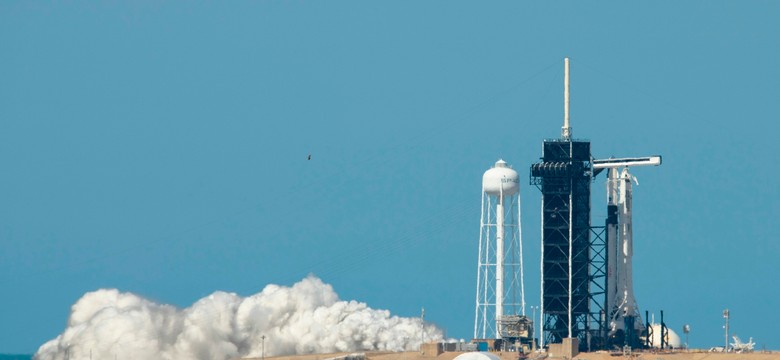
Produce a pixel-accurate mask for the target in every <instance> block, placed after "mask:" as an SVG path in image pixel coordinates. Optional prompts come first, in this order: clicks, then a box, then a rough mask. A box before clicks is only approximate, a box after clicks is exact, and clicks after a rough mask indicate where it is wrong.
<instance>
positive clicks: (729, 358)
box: [243, 350, 780, 360]
mask: <svg viewBox="0 0 780 360" xmlns="http://www.w3.org/2000/svg"><path fill="white" fill-rule="evenodd" d="M348 354H349V353H336V354H313V355H298V356H275V357H266V358H265V360H327V359H331V358H336V357H340V356H344V355H348ZM365 354H366V360H452V359H454V358H455V357H456V356H458V355H460V354H462V353H461V352H445V353H443V354H441V355H439V356H423V355H421V354H420V353H419V352H416V351H415V352H366V353H365ZM494 354H495V355H498V356H499V357H500V358H501V359H502V360H517V354H516V353H509V352H507V353H494ZM535 358H537V359H542V358H543V356H533V355H531V356H529V359H535ZM550 359H554V358H550ZM574 359H575V360H625V359H634V360H705V359H706V360H742V359H745V360H780V352H768V353H761V352H754V353H746V354H721V353H709V352H703V351H702V352H697V351H693V350H692V351H691V352H675V353H650V352H648V353H634V354H633V355H632V356H628V357H627V356H623V355H622V354H620V355H616V356H613V355H611V354H609V353H606V352H595V353H580V354H579V355H577V356H575V357H574ZM243 360H261V359H260V358H247V359H243Z"/></svg>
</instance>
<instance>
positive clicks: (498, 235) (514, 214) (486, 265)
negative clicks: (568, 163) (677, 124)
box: [474, 160, 525, 339]
mask: <svg viewBox="0 0 780 360" xmlns="http://www.w3.org/2000/svg"><path fill="white" fill-rule="evenodd" d="M519 190H520V177H519V176H518V174H517V171H515V170H513V169H512V168H511V167H509V166H508V165H507V163H506V162H505V161H504V160H498V161H497V162H496V164H495V166H493V168H491V169H489V170H488V171H486V172H485V174H484V175H483V176H482V217H481V220H480V229H479V259H478V261H477V291H476V293H477V301H476V310H475V313H476V314H475V317H474V338H475V339H501V338H502V329H501V319H502V318H506V317H507V316H515V315H522V316H525V297H524V296H525V295H524V284H523V241H522V236H521V233H522V232H521V228H520V191H519Z"/></svg>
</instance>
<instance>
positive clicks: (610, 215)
mask: <svg viewBox="0 0 780 360" xmlns="http://www.w3.org/2000/svg"><path fill="white" fill-rule="evenodd" d="M571 134H572V131H571V127H570V121H569V59H568V58H566V59H565V61H564V121H563V127H562V128H561V138H560V139H547V140H544V142H543V144H542V157H541V161H540V162H537V163H534V164H532V165H531V168H530V184H531V185H534V186H536V187H537V188H538V189H539V190H540V191H541V193H542V204H541V219H542V224H541V243H542V244H541V249H542V250H541V269H540V271H541V306H540V310H541V312H542V318H541V324H540V325H541V333H540V334H539V340H540V346H541V347H544V346H545V344H553V343H562V342H563V340H564V339H567V338H569V339H571V338H577V340H578V344H579V348H580V350H581V351H591V350H601V349H610V348H624V347H629V348H641V347H644V346H647V345H646V344H647V343H648V341H647V339H649V338H650V337H649V332H648V331H647V327H648V326H647V325H646V324H643V323H642V321H641V317H640V315H639V309H638V306H637V304H636V300H635V298H634V294H633V283H632V279H631V277H632V256H633V237H632V230H631V228H632V215H631V207H632V188H631V180H635V178H634V177H633V176H632V175H631V174H630V173H629V172H628V167H632V166H648V165H652V166H658V165H660V164H661V157H660V156H651V157H639V158H622V159H605V160H594V159H593V157H592V155H591V146H590V141H588V140H582V139H573V138H572V137H571ZM619 168H623V170H622V172H620V171H618V169H619ZM603 170H608V177H607V195H608V199H607V219H606V221H605V224H604V226H593V225H592V224H591V216H590V214H591V208H592V206H591V183H592V182H593V179H594V178H595V176H596V175H598V174H599V173H600V172H601V171H603Z"/></svg>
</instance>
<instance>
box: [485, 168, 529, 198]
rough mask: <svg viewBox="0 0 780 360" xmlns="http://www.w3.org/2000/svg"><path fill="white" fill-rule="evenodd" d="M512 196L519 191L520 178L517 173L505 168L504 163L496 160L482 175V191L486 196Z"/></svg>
mask: <svg viewBox="0 0 780 360" xmlns="http://www.w3.org/2000/svg"><path fill="white" fill-rule="evenodd" d="M502 188H503V194H504V196H508V195H513V194H515V193H517V191H518V190H519V189H520V177H519V176H518V174H517V171H515V170H513V169H512V168H510V167H509V166H507V164H506V161H504V160H498V161H496V165H495V166H493V168H491V169H490V170H488V171H485V174H484V175H482V190H483V191H484V192H486V193H487V194H488V195H493V196H498V195H500V194H501V193H502Z"/></svg>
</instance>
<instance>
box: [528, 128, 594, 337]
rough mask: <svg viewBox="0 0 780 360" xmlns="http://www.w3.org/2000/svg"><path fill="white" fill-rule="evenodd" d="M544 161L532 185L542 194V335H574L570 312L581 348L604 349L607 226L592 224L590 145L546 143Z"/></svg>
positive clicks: (534, 173) (584, 142)
mask: <svg viewBox="0 0 780 360" xmlns="http://www.w3.org/2000/svg"><path fill="white" fill-rule="evenodd" d="M541 160H542V161H541V162H539V163H536V164H533V165H531V172H530V175H531V179H530V180H531V185H535V186H537V187H538V188H539V189H540V190H541V191H542V307H543V309H542V314H543V320H542V331H543V333H542V334H540V336H542V337H543V339H544V343H545V344H550V343H560V342H561V341H562V340H563V339H564V338H566V337H569V311H570V309H571V337H576V338H578V340H579V344H580V348H581V349H582V350H588V349H593V348H594V347H595V348H602V347H603V340H602V339H603V333H604V331H605V329H604V325H603V324H604V309H603V305H602V304H603V303H604V301H605V299H603V300H602V299H600V297H602V296H605V289H606V284H605V281H606V274H605V269H606V251H605V241H604V236H603V227H591V224H590V207H591V204H590V185H591V182H592V176H593V173H592V164H591V154H590V142H589V141H587V140H571V139H567V138H564V139H551V140H545V141H544V144H543V154H542V159H541ZM591 234H592V235H593V238H594V241H591ZM570 262H571V263H570ZM570 269H571V272H570ZM569 279H571V283H570V282H569ZM570 293H571V297H570V296H569V294H570ZM591 345H593V346H591Z"/></svg>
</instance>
